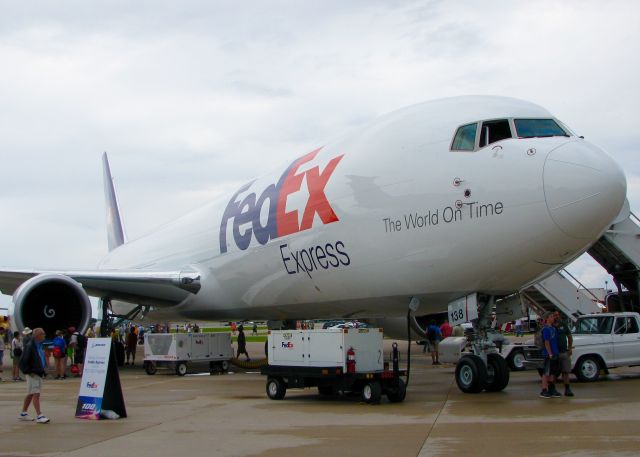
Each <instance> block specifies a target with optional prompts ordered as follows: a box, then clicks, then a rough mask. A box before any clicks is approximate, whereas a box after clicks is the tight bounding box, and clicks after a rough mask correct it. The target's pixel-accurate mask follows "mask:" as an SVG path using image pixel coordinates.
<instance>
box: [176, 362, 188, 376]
mask: <svg viewBox="0 0 640 457" xmlns="http://www.w3.org/2000/svg"><path fill="white" fill-rule="evenodd" d="M176 374H177V375H178V376H184V375H186V374H187V363H186V362H178V364H177V365H176Z"/></svg>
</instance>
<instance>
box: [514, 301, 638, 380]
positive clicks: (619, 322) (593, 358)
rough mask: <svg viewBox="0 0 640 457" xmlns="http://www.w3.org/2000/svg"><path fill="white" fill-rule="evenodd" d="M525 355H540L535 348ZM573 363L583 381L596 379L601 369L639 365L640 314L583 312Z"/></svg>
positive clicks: (575, 334) (531, 359) (530, 357)
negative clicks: (584, 313)
mask: <svg viewBox="0 0 640 457" xmlns="http://www.w3.org/2000/svg"><path fill="white" fill-rule="evenodd" d="M528 348H531V347H530V346H528ZM524 355H525V357H526V359H527V361H528V362H534V361H536V360H539V359H540V355H539V353H538V351H537V350H536V349H525V351H524ZM571 363H572V368H573V373H575V375H576V376H577V377H578V379H579V380H580V381H596V380H597V379H598V378H599V377H600V371H602V370H604V372H605V373H608V369H609V368H616V367H622V366H636V365H640V315H639V314H638V313H631V312H621V313H602V314H587V315H584V316H580V317H579V318H578V319H577V321H576V323H575V330H574V332H573V353H572V356H571ZM527 365H529V363H527Z"/></svg>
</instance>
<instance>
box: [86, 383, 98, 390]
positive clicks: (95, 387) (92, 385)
mask: <svg viewBox="0 0 640 457" xmlns="http://www.w3.org/2000/svg"><path fill="white" fill-rule="evenodd" d="M87 388H88V389H97V388H98V383H97V382H95V381H93V382H88V381H87Z"/></svg>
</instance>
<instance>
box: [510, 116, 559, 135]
mask: <svg viewBox="0 0 640 457" xmlns="http://www.w3.org/2000/svg"><path fill="white" fill-rule="evenodd" d="M513 122H514V124H515V126H516V132H517V134H518V137H519V138H536V137H545V136H569V134H568V133H567V132H565V131H564V129H563V128H562V127H560V125H559V124H558V123H557V122H556V121H554V120H553V119H514V120H513Z"/></svg>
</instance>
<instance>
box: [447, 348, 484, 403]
mask: <svg viewBox="0 0 640 457" xmlns="http://www.w3.org/2000/svg"><path fill="white" fill-rule="evenodd" d="M455 376H456V384H458V388H459V389H460V390H461V391H463V392H464V393H465V394H477V393H478V392H481V391H482V389H483V388H484V386H485V383H486V382H487V367H485V365H484V362H483V361H482V359H481V358H480V357H478V356H477V355H465V356H464V357H462V358H461V359H460V360H459V361H458V364H457V365H456V375H455Z"/></svg>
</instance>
